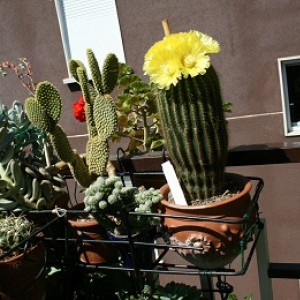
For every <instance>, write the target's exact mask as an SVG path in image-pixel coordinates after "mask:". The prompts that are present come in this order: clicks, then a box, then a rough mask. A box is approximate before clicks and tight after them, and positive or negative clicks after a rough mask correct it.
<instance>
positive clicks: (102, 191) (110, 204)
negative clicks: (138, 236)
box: [84, 176, 162, 234]
mask: <svg viewBox="0 0 300 300" xmlns="http://www.w3.org/2000/svg"><path fill="white" fill-rule="evenodd" d="M84 194H85V197H84V204H85V210H86V211H89V212H91V213H92V214H93V215H94V216H95V218H97V219H99V221H100V222H101V223H102V224H103V225H104V226H106V227H107V229H109V230H111V231H113V233H114V234H126V233H127V229H126V224H125V222H124V219H123V217H124V216H122V215H120V212H122V210H123V211H127V212H132V211H134V212H138V213H143V212H149V213H151V212H152V213H153V212H157V208H158V204H159V202H160V200H162V195H161V194H160V192H159V190H155V189H154V188H150V189H148V190H145V189H143V188H142V187H141V188H136V187H125V186H123V183H122V180H121V179H120V178H119V177H117V176H114V177H110V178H104V177H98V178H97V180H96V181H95V182H93V183H92V184H91V185H90V187H89V188H87V189H86V190H85V191H84ZM128 221H129V224H130V225H129V226H131V230H132V232H134V233H137V232H142V231H144V230H146V229H149V228H151V226H154V225H157V224H159V223H160V218H159V217H154V216H151V217H150V216H142V215H139V214H136V215H129V219H128Z"/></svg>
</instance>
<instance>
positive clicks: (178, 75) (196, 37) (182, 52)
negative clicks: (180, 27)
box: [143, 30, 220, 89]
mask: <svg viewBox="0 0 300 300" xmlns="http://www.w3.org/2000/svg"><path fill="white" fill-rule="evenodd" d="M219 51H220V46H219V43H218V42H217V41H215V40H214V39H213V38H211V37H210V36H208V35H206V34H203V33H201V32H199V31H195V30H191V31H189V32H179V33H175V34H171V35H168V36H166V37H164V39H163V40H161V41H159V42H157V43H155V44H154V45H153V46H152V47H151V48H150V49H149V50H148V52H147V53H146V55H145V62H144V67H143V69H144V71H145V74H146V75H149V76H150V80H151V82H153V83H156V84H157V85H158V87H159V88H161V89H169V88H170V86H171V85H174V86H175V85H176V84H177V83H178V81H179V80H180V79H182V78H187V77H188V76H191V77H195V76H197V75H199V74H200V75H204V74H205V73H206V69H207V68H209V66H210V57H209V56H208V55H207V54H208V53H217V52H219Z"/></svg>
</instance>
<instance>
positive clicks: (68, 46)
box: [55, 0, 125, 84]
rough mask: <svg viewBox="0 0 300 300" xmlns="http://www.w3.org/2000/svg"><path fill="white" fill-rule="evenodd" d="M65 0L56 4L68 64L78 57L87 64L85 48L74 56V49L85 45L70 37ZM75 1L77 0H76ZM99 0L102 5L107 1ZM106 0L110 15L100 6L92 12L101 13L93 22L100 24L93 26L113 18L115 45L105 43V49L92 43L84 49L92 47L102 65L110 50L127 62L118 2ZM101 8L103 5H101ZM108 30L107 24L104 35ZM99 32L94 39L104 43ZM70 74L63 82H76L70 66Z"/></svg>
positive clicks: (97, 26) (111, 24)
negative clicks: (64, 6) (64, 5)
mask: <svg viewBox="0 0 300 300" xmlns="http://www.w3.org/2000/svg"><path fill="white" fill-rule="evenodd" d="M63 1H65V0H55V6H56V11H57V15H58V21H59V26H60V31H61V37H62V44H63V49H64V54H65V59H66V64H67V65H68V61H69V60H70V59H76V60H77V59H78V60H81V61H82V62H83V63H84V64H85V65H86V64H87V62H86V51H83V49H81V55H79V56H77V57H72V49H75V47H76V46H77V49H76V50H77V52H78V47H81V48H83V46H84V45H82V44H80V45H79V46H78V41H76V40H75V39H74V38H73V40H72V38H70V37H69V33H68V21H67V20H66V19H67V17H66V15H65V11H64V8H63ZM74 1H77V0H74ZM84 1H90V0H84ZM97 1H98V3H101V5H102V4H103V3H105V2H104V1H102V0H97ZM78 2H79V1H77V3H76V5H78ZM106 2H107V3H108V4H109V5H110V15H109V16H105V9H106V8H105V6H104V7H103V12H102V11H101V10H100V11H99V8H98V10H97V12H94V11H93V12H92V14H95V13H97V14H99V16H97V18H95V19H93V22H97V23H98V24H96V23H95V25H94V23H93V25H94V26H95V27H93V28H99V27H100V26H101V25H103V20H104V18H109V19H110V20H111V22H110V26H113V28H114V32H116V34H115V35H114V36H112V37H111V38H112V39H114V46H110V43H104V46H103V50H102V49H99V48H98V49H96V50H95V49H94V48H93V47H91V46H90V45H85V47H86V48H85V49H84V50H86V49H87V48H91V49H92V50H93V51H94V52H95V56H96V58H97V59H98V62H99V66H100V67H101V66H102V63H103V59H104V57H105V56H106V54H108V53H110V52H112V53H115V54H116V55H117V57H118V59H119V61H120V62H125V54H124V49H123V43H122V36H121V29H120V25H119V18H118V13H117V7H116V3H115V0H106ZM110 2H111V3H110ZM112 5H114V8H113V9H115V11H113V12H112V7H111V6H112ZM91 8H92V7H91ZM100 9H101V7H100ZM81 18H82V16H81ZM87 18H88V16H87ZM106 20H107V19H106ZM101 21H102V23H101ZM69 24H71V23H69ZM105 24H106V23H105ZM72 26H74V25H72ZM102 27H104V26H102ZM93 28H90V30H91V31H92V30H93ZM100 28H101V27H100ZM107 30H110V29H109V27H108V26H107V24H106V26H105V28H104V30H103V34H104V35H105V33H104V32H107ZM94 31H95V30H94ZM92 33H93V32H92ZM97 34H98V35H100V36H97V37H94V39H93V40H96V41H98V42H99V44H101V42H102V43H103V39H102V41H101V30H99V31H98V32H97ZM101 47H102V46H101ZM97 51H98V52H97ZM88 71H89V70H88ZM68 76H69V78H65V79H63V83H65V84H69V83H74V82H75V79H74V78H73V77H72V76H71V74H70V72H69V68H68Z"/></svg>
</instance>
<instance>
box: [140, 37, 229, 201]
mask: <svg viewBox="0 0 300 300" xmlns="http://www.w3.org/2000/svg"><path fill="white" fill-rule="evenodd" d="M218 51H219V45H218V43H217V42H216V41H214V40H213V39H212V38H211V37H208V36H207V35H205V34H202V33H200V32H196V31H190V32H187V33H178V34H171V35H169V36H166V37H165V38H164V39H163V40H162V41H160V42H158V43H156V44H155V45H154V46H153V47H152V48H151V49H150V50H149V51H148V53H147V54H146V56H145V64H144V70H145V71H146V73H147V74H149V75H150V78H151V80H152V81H153V82H154V83H157V84H158V86H159V88H160V94H159V100H158V108H159V113H160V121H161V127H162V130H163V135H164V137H165V139H166V143H165V146H166V148H167V151H168V156H169V157H170V159H171V161H172V163H173V164H174V167H175V171H176V173H177V176H178V178H179V182H180V184H181V187H182V189H183V192H184V195H185V197H186V200H187V202H188V203H189V204H191V202H193V201H194V200H195V199H197V203H201V202H204V201H205V202H206V201H209V199H210V198H211V197H213V196H217V195H219V194H220V193H222V188H223V174H224V168H225V163H226V156H227V147H228V137H227V128H226V121H225V118H224V112H223V103H222V97H221V93H220V86H219V80H218V76H217V74H216V72H215V70H214V68H213V66H212V65H210V59H209V56H208V55H207V53H214V52H218Z"/></svg>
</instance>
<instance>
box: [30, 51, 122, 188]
mask: <svg viewBox="0 0 300 300" xmlns="http://www.w3.org/2000/svg"><path fill="white" fill-rule="evenodd" d="M87 56H88V62H89V66H90V70H91V73H92V80H93V86H92V85H91V84H90V83H89V80H88V78H87V74H86V70H85V67H84V65H83V64H82V63H81V62H80V61H75V60H72V61H70V64H69V65H70V71H71V73H72V74H73V76H74V78H75V79H76V80H78V81H79V84H80V86H81V89H82V93H83V95H84V99H85V111H86V124H87V131H88V135H89V138H88V142H87V147H86V163H85V162H84V161H83V159H82V158H81V157H80V156H79V154H78V153H77V152H76V151H75V150H74V149H72V148H71V146H70V143H69V141H68V138H67V136H66V134H65V132H64V131H63V129H62V128H61V126H60V125H59V124H58V122H59V119H60V114H61V107H62V103H61V97H60V95H59V92H58V91H57V89H56V88H55V87H54V86H53V85H52V84H51V83H49V82H41V83H39V84H38V85H37V88H36V92H35V95H34V97H31V98H28V99H26V101H25V110H26V112H27V114H28V116H29V119H30V120H31V121H32V122H33V123H34V124H35V125H36V126H38V127H39V128H40V129H43V130H45V131H46V132H47V133H48V134H49V135H50V137H51V141H52V144H53V145H54V148H55V150H56V152H57V154H58V156H59V157H60V159H61V160H62V161H64V162H66V163H67V164H68V166H69V169H70V171H71V173H72V175H73V177H74V178H75V180H76V181H77V182H78V183H79V184H80V185H81V186H83V187H85V188H86V187H88V186H89V185H90V184H91V183H92V182H93V181H94V180H95V179H96V178H97V177H98V176H101V175H102V176H103V175H105V174H106V172H107V165H108V158H109V146H108V138H109V137H110V136H111V135H112V134H113V133H114V131H115V128H116V112H115V107H114V102H113V99H112V98H111V96H110V95H109V93H110V92H111V91H112V90H113V88H114V86H115V84H116V81H117V77H118V59H117V57H116V56H115V55H114V54H109V55H108V56H107V58H106V59H105V62H104V66H103V70H102V72H101V71H100V69H99V66H98V62H97V60H96V58H95V56H94V54H93V52H92V50H90V49H88V51H87Z"/></svg>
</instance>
